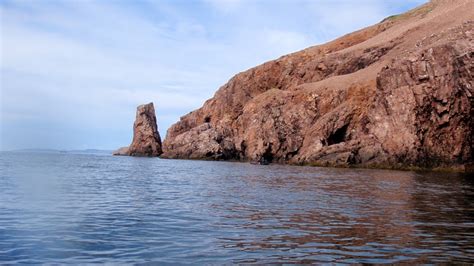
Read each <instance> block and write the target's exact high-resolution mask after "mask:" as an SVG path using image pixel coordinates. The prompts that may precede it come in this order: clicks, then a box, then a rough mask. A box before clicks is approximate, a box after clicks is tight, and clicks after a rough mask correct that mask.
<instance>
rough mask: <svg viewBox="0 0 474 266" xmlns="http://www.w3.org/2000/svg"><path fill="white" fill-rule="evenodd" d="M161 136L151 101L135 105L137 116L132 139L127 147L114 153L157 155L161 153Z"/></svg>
mask: <svg viewBox="0 0 474 266" xmlns="http://www.w3.org/2000/svg"><path fill="white" fill-rule="evenodd" d="M162 153H163V152H162V149H161V138H160V133H159V132H158V126H157V124H156V116H155V107H154V106H153V103H149V104H143V105H140V106H138V107H137V116H136V118H135V123H134V124H133V141H132V144H130V146H129V147H123V148H120V149H118V150H116V151H115V152H114V153H113V154H114V155H129V156H149V157H152V156H159V155H161V154H162Z"/></svg>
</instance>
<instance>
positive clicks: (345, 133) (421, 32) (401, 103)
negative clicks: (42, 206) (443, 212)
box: [116, 1, 474, 171]
mask: <svg viewBox="0 0 474 266" xmlns="http://www.w3.org/2000/svg"><path fill="white" fill-rule="evenodd" d="M473 8H474V7H473V2H469V1H431V2H429V3H427V4H425V5H422V6H420V7H418V8H416V9H413V10H411V11H409V12H407V13H404V14H400V15H396V16H391V17H389V18H387V19H384V20H383V21H382V22H380V23H378V24H376V25H373V26H371V27H368V28H365V29H362V30H359V31H356V32H354V33H351V34H348V35H345V36H343V37H341V38H339V39H336V40H334V41H331V42H329V43H327V44H323V45H318V46H313V47H310V48H307V49H305V50H302V51H299V52H296V53H292V54H289V55H285V56H283V57H281V58H279V59H277V60H274V61H270V62H267V63H264V64H262V65H260V66H257V67H254V68H252V69H249V70H247V71H245V72H242V73H239V74H237V75H236V76H234V77H233V78H232V79H231V80H230V81H229V82H228V83H227V84H225V85H224V86H222V87H221V88H220V89H219V90H218V91H217V92H216V94H215V96H214V97H213V98H211V99H209V100H208V101H206V102H205V104H204V106H202V107H201V108H199V109H198V110H195V111H193V112H191V113H189V114H187V115H185V116H183V117H181V119H180V121H179V122H177V123H176V124H174V125H172V126H171V128H169V129H168V131H167V136H166V139H165V140H164V142H163V143H161V139H160V137H159V135H158V136H155V131H156V130H153V123H151V124H149V125H146V126H144V125H143V124H142V125H141V126H142V127H143V128H146V129H147V130H148V132H149V133H148V137H146V138H142V139H141V140H140V141H138V142H137V140H136V139H135V137H134V141H133V143H132V146H133V149H134V150H139V152H137V153H135V154H133V152H131V151H130V150H122V154H125V155H140V156H160V155H161V157H162V158H185V159H212V160H237V161H251V162H260V163H263V164H266V163H288V164H298V165H316V166H335V167H369V168H372V167H373V168H390V169H449V170H457V171H472V169H473V151H474V147H473V125H474V122H473V114H474V103H473V102H474V98H473V95H474V84H473V80H474V79H473V76H472V75H473V69H474V60H473V55H474V51H473V43H474V40H473V37H474V36H473V34H474V21H473V19H474V13H473V12H472V10H473ZM153 112H154V111H153ZM137 117H138V115H137ZM153 117H154V113H153ZM152 120H153V119H151V120H147V121H149V122H150V121H151V122H153V121H152ZM136 123H137V122H136ZM150 127H151V128H150ZM136 128H137V124H136V125H135V129H136ZM155 128H156V121H155ZM137 134H138V133H137V131H136V130H135V136H136V135H137ZM150 139H151V140H152V141H149V140H150ZM137 143H138V144H137ZM137 145H138V146H137ZM140 145H142V146H140ZM116 154H120V152H117V153H116Z"/></svg>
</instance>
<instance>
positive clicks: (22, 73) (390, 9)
mask: <svg viewBox="0 0 474 266" xmlns="http://www.w3.org/2000/svg"><path fill="white" fill-rule="evenodd" d="M424 2H426V1H424V0H406V1H399V0H379V1H378V0H359V1H352V0H255V1H250V0H202V1H197V0H196V1H193V0H189V1H185V0H175V1H164V0H163V1H159V0H156V1H152V0H150V1H148V0H136V1H132V0H101V1H92V0H64V1H59V0H44V1H35V0H23V1H8V0H7V1H5V0H1V1H0V12H1V13H0V19H1V42H0V50H1V54H0V67H1V73H0V75H1V76H0V79H1V84H0V85H1V93H0V103H1V107H0V108H1V116H0V119H1V120H0V121H1V123H0V134H1V147H0V149H1V150H10V149H23V148H53V149H87V148H98V149H114V148H117V147H120V146H126V145H128V144H129V143H130V142H131V138H132V125H133V120H134V117H135V108H136V106H137V105H139V104H142V103H147V102H151V101H152V102H154V103H155V108H156V112H157V119H158V127H159V129H160V133H161V136H162V138H164V136H165V134H166V129H167V128H168V127H169V126H170V125H171V124H172V123H174V122H176V121H177V120H179V117H180V116H182V115H185V114H186V113H188V112H190V111H192V110H194V109H196V108H198V107H200V106H201V105H202V104H203V102H204V101H205V100H206V99H208V98H210V97H212V96H213V94H214V93H215V91H216V90H217V89H218V88H219V87H220V86H222V85H223V84H224V83H225V82H226V81H227V80H228V79H230V78H231V77H232V76H233V75H235V74H236V73H238V72H241V71H244V70H246V69H248V68H250V67H253V66H255V65H258V64H261V63H263V62H265V61H268V60H271V59H275V58H278V57H280V56H282V55H284V54H287V53H290V52H294V51H298V50H300V49H304V48H306V47H308V46H312V45H315V44H320V43H324V42H327V41H329V40H332V39H334V38H336V37H338V36H341V35H343V34H345V33H349V32H351V31H354V30H357V29H360V28H363V27H365V26H368V25H371V24H374V23H377V22H379V21H380V20H382V19H383V18H385V17H387V16H390V15H393V14H397V13H401V12H404V11H406V10H409V9H411V8H413V7H415V6H417V5H420V4H422V3H424Z"/></svg>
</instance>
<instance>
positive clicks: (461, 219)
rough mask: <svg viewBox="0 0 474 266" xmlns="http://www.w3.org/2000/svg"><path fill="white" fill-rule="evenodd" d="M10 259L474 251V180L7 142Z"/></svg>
mask: <svg viewBox="0 0 474 266" xmlns="http://www.w3.org/2000/svg"><path fill="white" fill-rule="evenodd" d="M0 173H1V174H0V262H12V263H13V262H17V263H28V262H30V263H44V262H46V263H55V262H57V263H64V262H75V263H94V262H98V263H104V262H109V263H130V262H136V263H142V262H178V263H179V262H182V263H183V262H187V263H191V262H194V263H211V262H217V263H224V262H234V263H252V262H257V263H272V262H288V263H310V262H343V263H364V262H367V263H391V262H409V263H413V262H418V263H420V262H434V263H436V262H468V263H472V262H474V179H473V178H472V176H468V175H459V174H444V173H415V172H398V171H381V170H380V171H377V170H359V169H357V170H353V169H322V168H311V167H292V166H280V165H271V166H258V165H250V164H245V163H227V162H201V161H180V160H160V159H149V158H129V157H112V156H104V155H94V154H90V155H85V154H77V155H74V154H27V153H1V154H0Z"/></svg>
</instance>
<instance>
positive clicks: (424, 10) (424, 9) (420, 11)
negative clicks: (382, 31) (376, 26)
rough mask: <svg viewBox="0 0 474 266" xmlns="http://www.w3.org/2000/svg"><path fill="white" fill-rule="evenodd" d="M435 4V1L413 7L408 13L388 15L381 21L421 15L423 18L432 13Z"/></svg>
mask: <svg viewBox="0 0 474 266" xmlns="http://www.w3.org/2000/svg"><path fill="white" fill-rule="evenodd" d="M434 5H435V4H434V3H433V2H429V3H427V4H424V5H422V6H420V7H417V8H415V9H412V10H410V11H408V12H406V13H402V14H396V15H392V16H388V17H386V18H384V19H383V20H382V21H381V22H380V23H384V22H388V21H396V20H400V19H406V18H412V17H417V16H421V18H424V17H425V16H426V15H427V14H428V13H430V12H431V11H432V10H433V8H434Z"/></svg>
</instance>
